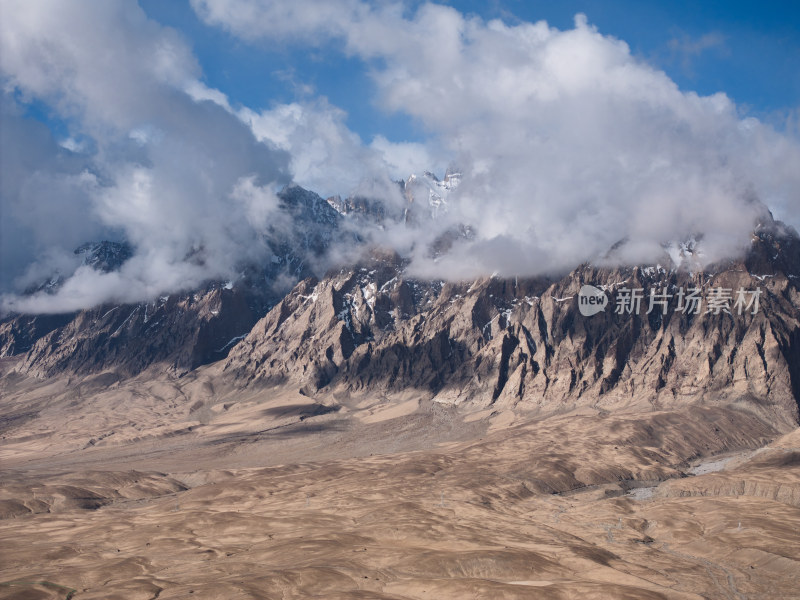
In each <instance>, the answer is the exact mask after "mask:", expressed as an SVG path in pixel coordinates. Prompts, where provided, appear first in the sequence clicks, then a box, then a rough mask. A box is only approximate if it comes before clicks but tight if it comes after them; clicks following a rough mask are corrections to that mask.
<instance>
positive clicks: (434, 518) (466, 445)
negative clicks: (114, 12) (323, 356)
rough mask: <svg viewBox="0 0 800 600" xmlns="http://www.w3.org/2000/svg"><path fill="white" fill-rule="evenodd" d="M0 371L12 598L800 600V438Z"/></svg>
mask: <svg viewBox="0 0 800 600" xmlns="http://www.w3.org/2000/svg"><path fill="white" fill-rule="evenodd" d="M14 364H15V363H14V359H4V360H3V361H2V370H3V378H2V380H1V381H2V389H0V397H2V401H1V402H2V407H1V408H2V411H1V412H2V415H3V421H2V440H0V443H1V445H0V460H1V461H2V486H1V490H2V491H1V492H0V493H1V494H2V495H1V496H0V511H1V512H0V598H4V599H7V598H16V599H38V598H74V599H76V600H78V599H120V600H122V599H125V600H134V599H142V600H145V599H153V598H159V599H167V598H196V599H212V598H213V599H221V600H222V599H225V600H235V599H239V598H241V599H244V598H276V599H278V598H386V599H389V598H392V599H403V598H430V599H443V598H453V599H465V598H504V599H511V598H542V599H561V598H564V599H566V598H575V599H579V598H580V599H591V598H597V599H606V598H629V599H654V600H655V599H658V598H675V599H677V598H681V599H687V600H688V599H700V598H720V599H731V600H743V599H745V598H747V599H752V600H755V599H762V598H798V597H800V430H794V431H786V430H784V431H778V430H775V429H773V428H772V427H770V426H769V425H767V424H766V423H767V422H769V420H768V419H765V418H764V416H763V414H759V412H758V411H757V410H754V409H753V407H751V406H748V405H745V404H742V405H730V404H722V403H720V404H715V403H713V402H711V403H710V402H704V403H702V404H697V405H691V404H689V405H687V406H685V407H682V408H681V409H680V410H674V411H672V412H669V411H663V410H656V409H655V408H653V407H648V406H639V405H631V406H630V407H628V408H627V409H626V408H619V409H617V410H614V411H608V410H605V409H603V408H601V407H591V406H588V407H583V408H580V407H572V406H568V405H564V406H562V407H552V410H551V411H550V412H549V413H547V414H544V413H542V412H541V411H539V412H537V413H532V412H526V411H525V410H523V408H521V407H519V406H516V407H515V406H494V407H491V408H489V409H483V410H472V411H470V410H468V409H466V408H464V407H461V408H455V407H451V406H445V405H441V404H439V403H433V402H429V401H425V400H421V399H420V398H422V397H423V396H421V395H415V394H414V393H412V392H408V393H407V394H406V395H404V396H402V397H393V398H374V397H368V396H364V397H360V398H355V397H350V396H347V395H342V394H339V395H336V394H333V395H331V396H330V397H316V398H313V399H312V398H309V397H306V396H303V395H300V394H298V393H296V392H293V391H291V390H281V389H279V388H273V389H268V388H264V389H250V390H246V391H243V390H237V389H234V388H233V387H230V386H229V387H226V386H225V385H224V383H223V382H224V381H225V380H224V378H223V377H221V376H220V374H219V373H217V372H216V371H215V367H214V365H212V366H210V367H204V368H202V369H199V370H197V371H196V372H194V373H191V374H190V375H189V376H187V377H184V378H181V379H172V378H169V377H166V376H161V377H155V378H154V377H152V376H149V375H148V374H146V373H145V374H143V375H141V376H139V377H136V378H133V379H128V380H124V381H117V380H116V378H115V377H114V376H111V375H101V376H94V377H87V378H83V379H78V378H72V379H69V378H67V377H64V378H59V379H55V380H49V381H38V380H34V379H27V378H25V377H23V376H21V375H16V374H13V373H11V372H10V371H11V369H12V368H13V366H14Z"/></svg>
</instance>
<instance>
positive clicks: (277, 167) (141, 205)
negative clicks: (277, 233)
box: [0, 0, 290, 311]
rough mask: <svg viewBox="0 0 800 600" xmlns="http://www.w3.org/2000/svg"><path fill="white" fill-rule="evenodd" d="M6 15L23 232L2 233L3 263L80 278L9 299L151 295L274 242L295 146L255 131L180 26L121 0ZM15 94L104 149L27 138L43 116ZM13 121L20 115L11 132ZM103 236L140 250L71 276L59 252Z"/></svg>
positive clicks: (17, 224) (70, 300)
mask: <svg viewBox="0 0 800 600" xmlns="http://www.w3.org/2000/svg"><path fill="white" fill-rule="evenodd" d="M3 12H4V18H3V19H2V21H0V69H2V76H3V78H4V83H5V94H4V98H3V100H4V107H5V106H7V105H8V106H10V107H11V108H10V109H9V110H6V109H5V108H4V111H3V121H4V124H3V125H4V126H3V130H4V135H3V140H2V141H3V148H4V159H3V175H4V181H3V184H2V187H1V188H0V202H2V211H3V214H4V219H3V221H4V223H3V228H4V231H3V233H4V234H5V233H6V230H7V229H8V230H10V231H11V232H12V236H13V242H12V243H9V242H7V240H4V242H3V244H4V247H3V250H4V259H3V260H4V265H3V266H4V268H5V266H6V264H8V265H9V266H12V267H13V270H14V272H15V273H16V274H19V273H20V272H22V270H23V269H24V270H26V272H27V273H28V276H27V277H25V278H23V279H21V280H20V281H19V283H20V284H21V285H22V284H24V283H25V282H29V281H30V274H32V273H46V272H47V269H48V267H49V268H50V269H51V270H54V269H59V270H61V272H62V275H64V276H67V277H69V276H70V275H71V277H69V279H68V280H67V282H66V283H65V284H64V285H63V287H62V288H61V289H60V290H59V292H58V294H56V295H55V296H51V297H45V296H41V297H36V298H27V299H21V298H18V297H16V296H13V295H7V296H5V297H4V299H3V306H4V307H5V308H13V309H17V310H31V311H33V310H45V309H46V310H48V311H58V310H68V309H71V308H75V307H80V306H90V305H92V304H94V303H97V302H101V301H104V300H112V299H121V298H126V299H129V300H139V299H144V298H147V297H153V296H154V295H156V294H160V293H164V292H170V291H177V290H179V289H185V288H187V287H192V286H196V285H198V284H199V283H201V282H202V281H203V280H205V279H207V278H211V277H223V276H228V275H230V274H231V273H232V272H234V270H235V269H236V267H237V265H238V264H240V263H241V262H242V261H244V260H248V259H256V258H258V257H259V256H261V255H263V254H264V253H265V252H266V249H265V246H264V244H263V243H262V242H260V241H259V240H260V238H259V232H260V231H261V230H262V228H263V227H264V226H265V222H266V221H267V220H268V219H269V210H270V206H272V205H270V204H269V202H265V200H266V199H268V198H269V197H270V196H273V197H274V194H273V189H274V188H275V186H276V185H282V184H284V183H288V181H289V180H290V175H289V169H288V167H289V157H288V155H287V154H286V153H285V152H283V151H281V150H279V149H276V148H275V147H273V146H269V145H266V144H263V143H260V142H259V141H258V140H256V139H255V137H254V135H253V133H252V131H251V130H250V128H249V127H248V126H247V125H246V124H244V123H242V121H241V120H240V119H239V118H238V117H237V116H235V115H233V114H231V112H230V111H231V109H230V106H229V105H228V104H227V99H226V98H225V96H224V95H223V94H222V93H220V92H219V91H217V90H214V89H211V88H209V87H207V86H206V85H205V84H203V83H202V82H201V81H200V79H199V77H200V76H201V73H200V69H199V66H198V64H197V61H196V60H195V58H194V56H193V55H192V52H191V50H190V48H189V46H188V45H187V43H186V42H185V41H184V40H183V39H182V38H181V37H180V36H179V35H178V34H177V33H176V32H175V31H173V30H171V29H169V28H166V27H163V26H161V25H159V24H158V23H155V22H154V21H151V20H149V19H148V18H147V17H146V15H145V14H144V12H143V11H142V10H141V9H140V8H139V7H138V5H136V4H135V3H131V2H126V1H122V0H103V1H94V2H79V3H69V4H68V3H64V2H60V1H50V0H42V1H39V2H34V3H31V2H23V1H20V2H16V1H13V0H12V1H11V2H10V3H6V4H5V5H4V11H3ZM15 97H18V98H22V99H23V100H22V102H25V101H27V100H28V99H37V100H39V101H42V102H44V103H47V104H48V105H49V106H51V107H52V108H53V109H54V110H55V111H56V115H57V117H58V118H60V119H62V120H64V122H66V123H67V125H68V126H69V128H70V130H71V132H70V133H71V136H72V137H75V135H76V134H77V135H79V136H81V138H82V139H84V138H85V139H90V140H91V144H88V145H87V147H89V146H91V148H92V150H91V151H88V150H87V151H85V152H83V153H82V155H80V156H77V155H74V154H73V153H71V152H68V151H67V150H66V149H64V148H58V147H57V146H56V145H55V144H54V142H53V141H52V140H50V141H49V142H47V141H46V139H44V138H45V137H46V136H42V135H39V138H42V139H41V140H40V141H39V142H38V143H37V144H36V145H34V144H33V141H32V140H28V139H26V135H27V132H28V131H30V130H32V129H36V127H37V126H36V125H35V124H34V123H33V122H32V121H30V120H29V119H24V118H22V117H20V116H19V113H20V110H19V108H18V107H17V108H15V107H16V105H17V101H16V100H14V98H15ZM15 111H16V113H17V114H13V113H14V112H15ZM6 122H8V123H16V124H17V125H15V126H14V127H12V128H11V131H10V133H9V132H6V131H5V130H6ZM39 127H40V128H41V126H39ZM48 144H49V145H48ZM17 147H22V148H30V152H29V156H28V157H27V158H25V159H24V160H23V159H19V160H16V161H15V160H10V161H9V160H7V159H6V156H5V155H6V152H5V149H6V148H17ZM7 171H8V172H9V173H10V179H11V181H6V177H5V175H6V174H7ZM248 186H249V187H248ZM245 187H248V194H249V195H248V194H245V193H244V192H243V191H242V190H243V189H244V188H245ZM245 196H247V199H245ZM255 196H258V197H259V200H258V201H257V200H255V199H254V198H255ZM23 231H27V239H26V236H25V234H24V233H22V232H23ZM4 237H5V235H4ZM102 237H111V238H115V237H116V238H119V237H124V238H125V239H127V240H128V241H129V242H130V243H131V244H133V246H134V248H135V256H134V257H133V258H132V259H131V260H130V261H129V262H128V263H126V264H125V266H124V268H123V269H122V271H120V272H119V273H117V274H110V273H90V272H88V271H87V270H86V269H78V270H77V271H75V273H74V274H72V273H71V272H69V271H68V272H64V271H63V269H65V268H68V266H69V265H68V264H67V263H64V262H63V261H61V262H60V263H59V264H55V262H54V261H53V259H52V257H53V256H56V255H58V253H59V251H60V252H61V253H62V254H64V253H66V254H71V251H72V249H74V248H75V247H76V246H77V245H79V244H80V243H82V242H85V241H91V240H97V239H102ZM6 251H8V252H9V254H10V255H11V256H10V257H9V258H8V259H7V258H6V256H5V253H6ZM33 260H38V261H39V264H33V265H31V261H33ZM26 265H27V268H25V267H26ZM73 268H74V265H73ZM8 283H9V282H8V281H3V282H2V284H3V286H4V287H5V289H8Z"/></svg>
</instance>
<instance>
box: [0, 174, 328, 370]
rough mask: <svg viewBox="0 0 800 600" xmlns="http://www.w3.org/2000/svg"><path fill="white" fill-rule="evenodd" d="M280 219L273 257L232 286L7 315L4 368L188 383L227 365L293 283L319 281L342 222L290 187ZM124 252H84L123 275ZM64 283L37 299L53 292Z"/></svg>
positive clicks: (2, 329)
mask: <svg viewBox="0 0 800 600" xmlns="http://www.w3.org/2000/svg"><path fill="white" fill-rule="evenodd" d="M278 197H279V200H280V213H279V215H278V217H276V219H274V220H273V223H272V225H271V226H270V228H269V229H268V230H267V231H266V232H265V234H264V235H265V241H266V244H267V246H268V248H269V249H270V251H271V257H270V258H269V259H268V260H267V261H266V262H265V263H264V264H247V265H242V266H241V273H240V275H239V277H238V278H236V280H235V281H227V282H225V281H211V282H208V283H207V285H205V286H204V287H203V288H201V289H197V290H189V291H185V292H182V293H177V294H171V295H167V296H163V297H161V298H159V299H156V300H154V301H151V302H141V303H136V304H111V305H104V306H99V307H95V308H92V309H88V310H82V311H79V312H77V313H71V314H65V315H9V316H7V317H6V318H5V319H3V320H2V321H0V358H2V357H6V356H20V355H22V357H23V358H22V362H21V365H20V367H19V369H20V370H21V371H22V372H24V373H27V374H31V375H34V376H37V377H48V376H52V375H56V374H58V373H61V372H67V373H82V374H87V373H97V372H100V371H103V370H107V369H112V370H115V371H117V372H118V373H119V374H121V375H126V376H129V375H135V374H137V373H139V372H141V371H143V370H144V369H146V368H147V367H149V366H150V365H154V364H156V365H160V368H165V369H168V370H169V371H170V372H173V373H177V374H181V373H186V372H187V371H190V370H192V369H195V368H197V367H198V366H200V365H203V364H206V363H209V362H213V361H216V360H220V359H221V358H224V357H225V356H226V355H227V353H228V351H229V350H230V349H231V347H232V346H233V344H234V343H235V342H237V341H238V340H239V339H241V338H242V337H243V336H244V335H246V334H247V333H248V331H249V330H250V328H251V327H252V326H253V325H254V324H255V322H256V321H257V320H258V319H259V318H260V317H261V316H263V315H264V314H265V313H266V312H267V310H268V309H269V308H270V307H271V306H273V305H274V304H275V303H276V302H277V301H278V300H280V298H281V297H282V296H283V294H284V293H285V292H286V289H287V282H288V288H289V289H290V288H291V285H293V283H294V282H296V281H298V280H299V279H302V278H304V277H308V276H309V275H311V273H312V272H313V270H312V268H311V267H310V265H309V262H310V261H312V260H314V259H315V258H318V257H320V256H322V254H323V253H324V252H325V250H326V248H327V247H328V245H329V244H330V242H331V239H332V237H333V234H334V232H335V231H336V230H337V229H338V227H339V224H340V221H341V219H342V217H341V215H339V213H337V212H336V211H335V210H334V209H333V208H331V207H330V206H329V205H328V203H327V202H325V201H324V200H323V199H322V198H320V197H319V196H318V195H317V194H314V193H313V192H309V191H307V190H304V189H302V188H300V187H298V186H289V187H287V188H285V189H284V190H283V191H281V192H280V193H279V194H278ZM131 253H132V250H131V248H130V247H129V246H128V245H127V244H121V243H115V242H100V243H94V244H84V245H82V246H81V247H80V248H78V249H77V250H76V251H75V254H76V255H78V256H79V257H80V258H81V261H82V264H84V265H87V266H90V267H92V268H95V269H97V270H101V271H106V272H107V271H113V270H116V269H119V268H120V267H121V266H122V264H123V263H124V262H125V260H127V258H129V257H130V256H131ZM60 284H61V278H60V276H58V275H57V274H56V275H54V276H53V277H51V278H50V279H48V281H47V282H45V283H44V284H43V285H42V286H38V287H36V288H35V289H31V290H30V293H36V292H40V293H41V292H44V293H48V292H54V291H55V290H57V288H58V286H59V285H60Z"/></svg>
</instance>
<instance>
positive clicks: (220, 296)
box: [15, 286, 258, 377]
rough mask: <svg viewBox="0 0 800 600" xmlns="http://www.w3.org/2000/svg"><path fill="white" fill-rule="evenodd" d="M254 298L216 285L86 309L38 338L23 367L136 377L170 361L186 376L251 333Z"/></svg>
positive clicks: (35, 371) (40, 373) (47, 372)
mask: <svg viewBox="0 0 800 600" xmlns="http://www.w3.org/2000/svg"><path fill="white" fill-rule="evenodd" d="M248 300H249V298H248V297H247V296H246V295H245V294H243V293H241V292H238V291H236V290H228V289H224V288H220V287H218V286H212V287H211V288H209V289H207V290H205V291H204V292H197V293H194V294H188V295H181V296H179V295H172V296H168V297H163V298H161V299H159V300H156V301H155V302H148V303H140V304H123V305H117V306H104V307H99V308H95V309H92V310H85V311H81V312H79V313H78V314H77V315H75V316H74V317H73V318H72V319H71V320H69V322H67V323H66V324H64V325H62V326H60V327H57V328H54V329H52V330H51V331H50V332H49V333H47V334H45V335H43V336H42V337H40V338H39V339H38V340H37V341H36V342H35V343H34V344H33V347H32V348H31V349H30V350H29V351H28V352H27V353H26V354H25V355H24V358H23V361H22V364H21V365H20V367H19V370H20V371H21V372H24V373H27V374H30V375H33V376H37V377H49V376H52V375H55V374H58V373H61V372H69V373H97V372H100V371H103V370H106V369H112V370H114V371H116V372H118V373H120V374H121V375H135V374H137V373H139V372H141V371H143V370H144V369H146V368H147V367H148V366H150V365H152V364H154V363H165V365H166V368H167V369H168V370H170V371H172V372H174V373H177V374H182V373H185V372H187V371H190V370H192V369H195V368H196V367H198V366H200V365H203V364H206V363H209V362H212V361H215V360H219V359H221V358H224V357H225V356H226V355H227V353H228V351H229V350H230V348H231V347H232V346H233V344H234V343H235V342H236V341H238V338H237V336H243V335H244V334H246V333H247V332H248V331H249V330H250V328H251V327H252V326H253V323H255V321H256V319H257V318H258V315H256V314H255V313H254V312H253V310H252V308H251V306H250V303H249V302H248ZM36 318H37V319H42V318H46V317H36ZM20 319H21V318H20V317H18V318H17V319H15V322H18V321H19V320H20Z"/></svg>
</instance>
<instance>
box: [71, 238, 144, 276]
mask: <svg viewBox="0 0 800 600" xmlns="http://www.w3.org/2000/svg"><path fill="white" fill-rule="evenodd" d="M75 254H76V255H78V256H80V257H81V258H82V261H81V262H82V264H84V265H86V266H89V267H92V268H93V269H96V270H98V271H103V272H104V273H109V272H111V271H117V270H118V269H119V268H120V267H121V266H122V265H123V264H124V263H125V261H126V260H128V259H129V258H131V257H132V256H133V248H131V246H130V244H128V243H126V242H109V241H103V242H97V243H87V244H83V245H81V246H79V247H78V248H76V249H75Z"/></svg>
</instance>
